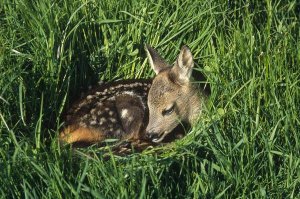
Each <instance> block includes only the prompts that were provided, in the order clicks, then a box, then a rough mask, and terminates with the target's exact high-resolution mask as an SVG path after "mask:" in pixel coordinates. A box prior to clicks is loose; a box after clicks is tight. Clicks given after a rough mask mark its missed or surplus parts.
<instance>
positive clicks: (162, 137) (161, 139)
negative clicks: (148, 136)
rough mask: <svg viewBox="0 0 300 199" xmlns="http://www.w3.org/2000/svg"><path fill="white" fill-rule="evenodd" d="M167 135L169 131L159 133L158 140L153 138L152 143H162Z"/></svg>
mask: <svg viewBox="0 0 300 199" xmlns="http://www.w3.org/2000/svg"><path fill="white" fill-rule="evenodd" d="M168 134H169V131H165V132H163V133H161V134H160V135H159V138H154V139H152V142H154V143H160V142H161V141H163V139H164V138H165V137H166V135H168Z"/></svg>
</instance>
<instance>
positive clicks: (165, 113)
mask: <svg viewBox="0 0 300 199" xmlns="http://www.w3.org/2000/svg"><path fill="white" fill-rule="evenodd" d="M174 109H175V105H174V104H173V105H172V106H171V107H169V108H166V109H165V110H163V111H162V115H163V116H166V115H171V114H172V113H173V111H174Z"/></svg>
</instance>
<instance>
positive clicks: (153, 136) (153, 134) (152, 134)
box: [146, 132, 158, 140]
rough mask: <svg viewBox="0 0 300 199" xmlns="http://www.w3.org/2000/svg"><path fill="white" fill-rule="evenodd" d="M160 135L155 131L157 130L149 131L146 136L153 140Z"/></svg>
mask: <svg viewBox="0 0 300 199" xmlns="http://www.w3.org/2000/svg"><path fill="white" fill-rule="evenodd" d="M157 137H158V134H157V133H155V132H147V133H146V138H147V139H149V140H152V139H154V138H157Z"/></svg>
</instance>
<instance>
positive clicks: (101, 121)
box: [99, 117, 106, 125]
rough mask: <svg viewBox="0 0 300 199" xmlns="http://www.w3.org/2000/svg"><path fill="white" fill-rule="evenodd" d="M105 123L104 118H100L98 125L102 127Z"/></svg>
mask: <svg viewBox="0 0 300 199" xmlns="http://www.w3.org/2000/svg"><path fill="white" fill-rule="evenodd" d="M105 122H106V119H105V118H104V117H102V118H101V119H100V122H99V124H100V125H102V124H104V123H105Z"/></svg>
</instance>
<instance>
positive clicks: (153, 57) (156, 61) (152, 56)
mask: <svg viewBox="0 0 300 199" xmlns="http://www.w3.org/2000/svg"><path fill="white" fill-rule="evenodd" d="M145 50H146V52H147V57H148V59H149V63H150V66H151V68H152V69H153V70H154V72H155V74H158V73H159V72H160V71H162V70H163V69H165V68H167V67H169V64H168V63H167V62H166V61H165V60H164V59H163V58H162V57H161V56H160V55H159V54H158V52H156V50H155V49H154V48H152V47H150V46H148V45H145Z"/></svg>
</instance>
